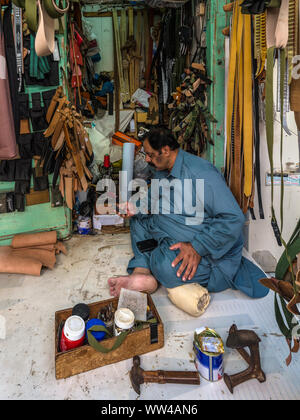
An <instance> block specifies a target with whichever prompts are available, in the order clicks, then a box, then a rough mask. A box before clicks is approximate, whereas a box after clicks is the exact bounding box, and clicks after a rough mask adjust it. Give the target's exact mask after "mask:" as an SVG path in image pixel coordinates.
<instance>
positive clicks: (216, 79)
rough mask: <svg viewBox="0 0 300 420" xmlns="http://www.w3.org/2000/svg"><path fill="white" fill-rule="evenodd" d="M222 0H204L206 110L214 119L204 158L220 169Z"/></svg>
mask: <svg viewBox="0 0 300 420" xmlns="http://www.w3.org/2000/svg"><path fill="white" fill-rule="evenodd" d="M224 4H226V1H225V0H211V1H209V0H208V2H207V23H206V43H207V68H208V76H209V77H210V78H211V79H212V81H213V83H212V84H211V86H210V87H209V91H208V105H209V110H210V112H211V113H212V114H213V115H214V117H215V118H216V119H217V120H218V122H217V123H211V124H210V132H211V136H212V138H213V140H214V143H215V144H214V146H212V145H209V146H208V150H207V153H206V158H207V159H208V160H209V161H210V162H212V163H213V164H214V165H215V166H216V167H217V168H218V169H219V170H220V171H221V172H223V170H224V139H225V135H224V121H225V37H224V35H223V34H222V29H224V28H225V27H226V26H228V24H229V23H228V20H229V16H228V14H226V13H225V12H224V10H223V5H224Z"/></svg>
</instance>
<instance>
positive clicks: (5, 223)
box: [0, 3, 71, 245]
mask: <svg viewBox="0 0 300 420" xmlns="http://www.w3.org/2000/svg"><path fill="white" fill-rule="evenodd" d="M2 12H4V13H3V17H4V16H5V18H3V22H2V25H3V26H2V31H1V37H2V39H4V42H5V43H6V44H7V45H8V46H9V49H6V52H5V53H4V52H3V51H2V53H1V54H2V55H3V57H2V58H3V63H5V61H6V63H7V70H8V75H9V77H8V79H9V80H8V81H9V87H10V97H11V101H12V111H13V117H14V122H15V124H14V128H15V130H14V133H13V143H14V144H15V145H16V153H15V155H14V156H9V155H8V154H7V153H5V148H4V147H3V145H2V144H1V147H0V149H1V153H0V213H1V215H0V217H1V222H2V223H1V224H0V245H8V244H10V242H11V239H12V237H13V235H15V234H17V233H23V232H38V231H43V230H55V231H56V232H57V233H58V236H59V237H61V238H66V237H68V236H69V235H70V232H71V213H70V211H69V209H68V208H67V207H66V206H65V205H64V203H63V198H62V196H61V194H60V192H59V190H58V187H57V186H55V185H54V184H53V183H52V179H53V169H54V168H53V162H54V160H53V153H52V154H51V153H50V150H48V151H47V150H46V149H47V148H48V145H49V141H50V140H51V139H48V140H46V139H45V138H44V136H43V132H44V131H45V129H46V128H47V127H48V122H47V121H46V113H47V107H48V106H49V104H50V102H51V98H52V97H53V95H54V93H55V91H56V88H57V86H58V85H60V83H62V80H63V74H62V69H65V68H66V63H67V54H66V48H65V47H66V39H67V38H66V32H65V30H64V27H65V25H64V22H63V20H62V21H61V26H60V28H59V25H55V28H56V29H57V30H56V31H54V29H53V34H52V35H53V45H52V47H51V48H52V52H50V51H48V52H47V54H46V55H45V54H44V53H45V51H43V52H42V51H39V50H38V48H37V49H36V48H35V41H36V40H39V37H40V32H39V34H38V35H37V28H35V31H30V30H29V24H28V22H27V21H26V20H25V19H24V13H23V9H22V8H19V7H17V6H16V4H15V3H9V4H8V6H7V7H6V6H4V7H3V6H2ZM10 17H11V19H10ZM10 22H11V24H10ZM13 34H15V37H19V38H18V39H19V42H18V43H14V35H13ZM40 45H45V44H44V43H43V42H42V43H41V44H40ZM30 51H31V54H30ZM36 51H38V53H39V54H42V56H38V55H37V52H36ZM4 65H5V64H4ZM4 103H5V101H4V98H3V105H4ZM6 107H7V110H8V109H9V106H6ZM6 123H7V124H9V121H8V120H7V121H6ZM2 128H3V126H2ZM2 133H3V131H2ZM1 140H2V142H4V143H5V142H6V140H7V138H6V136H2V137H1ZM42 163H43V164H42Z"/></svg>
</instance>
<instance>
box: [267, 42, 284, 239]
mask: <svg viewBox="0 0 300 420" xmlns="http://www.w3.org/2000/svg"><path fill="white" fill-rule="evenodd" d="M274 58H275V47H271V48H269V49H268V52H267V74H266V135H267V145H268V154H269V161H270V172H271V213H272V218H271V225H272V228H273V231H274V235H275V238H276V240H277V244H278V246H281V245H282V242H281V235H280V230H279V227H278V224H277V220H276V217H275V212H274V207H273V200H274V179H273V177H274V165H273V144H274V117H273V66H274Z"/></svg>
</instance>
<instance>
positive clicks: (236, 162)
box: [226, 1, 254, 213]
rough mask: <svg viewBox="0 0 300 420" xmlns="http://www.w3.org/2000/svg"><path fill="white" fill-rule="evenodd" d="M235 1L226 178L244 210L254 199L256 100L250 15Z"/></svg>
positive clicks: (229, 79)
mask: <svg viewBox="0 0 300 420" xmlns="http://www.w3.org/2000/svg"><path fill="white" fill-rule="evenodd" d="M240 4H241V2H240V1H237V2H235V3H234V6H233V17H232V29H231V36H230V58H229V71H228V86H227V110H226V123H227V125H226V131H227V139H228V141H227V145H226V178H227V182H228V184H229V187H230V189H231V191H232V193H233V195H234V196H235V198H236V200H237V202H238V203H239V205H240V207H241V209H242V210H243V212H244V213H245V212H246V211H247V209H248V207H249V205H250V204H251V205H252V201H253V194H254V188H253V178H254V174H253V104H252V91H253V84H252V73H253V69H252V45H251V17H250V16H249V15H245V14H242V12H241V8H240Z"/></svg>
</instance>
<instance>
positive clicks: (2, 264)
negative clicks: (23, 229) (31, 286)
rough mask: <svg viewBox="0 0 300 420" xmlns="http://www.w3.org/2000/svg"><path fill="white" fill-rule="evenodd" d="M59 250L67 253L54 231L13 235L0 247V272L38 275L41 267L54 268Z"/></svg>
mask: <svg viewBox="0 0 300 420" xmlns="http://www.w3.org/2000/svg"><path fill="white" fill-rule="evenodd" d="M60 252H62V253H63V254H65V255H66V254H67V251H66V248H65V245H64V244H63V243H62V242H61V241H58V240H57V232H56V231H50V232H38V233H22V234H18V235H15V236H14V237H13V239H12V242H11V245H10V246H2V247H0V273H11V274H27V275H32V276H40V275H41V270H42V267H47V268H50V269H51V270H52V269H53V268H54V266H55V263H56V255H57V254H59V253H60Z"/></svg>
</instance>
